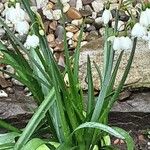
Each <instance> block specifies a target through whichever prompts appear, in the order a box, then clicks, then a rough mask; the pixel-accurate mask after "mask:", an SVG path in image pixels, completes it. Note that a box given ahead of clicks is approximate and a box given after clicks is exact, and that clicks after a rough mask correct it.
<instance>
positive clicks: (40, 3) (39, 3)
mask: <svg viewBox="0 0 150 150" xmlns="http://www.w3.org/2000/svg"><path fill="white" fill-rule="evenodd" d="M47 3H48V0H36V4H37V8H38V9H40V8H43V7H45V6H46V5H47Z"/></svg>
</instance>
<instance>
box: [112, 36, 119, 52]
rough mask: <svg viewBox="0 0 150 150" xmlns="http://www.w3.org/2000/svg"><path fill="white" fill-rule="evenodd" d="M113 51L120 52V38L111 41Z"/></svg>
mask: <svg viewBox="0 0 150 150" xmlns="http://www.w3.org/2000/svg"><path fill="white" fill-rule="evenodd" d="M113 49H114V50H115V51H117V50H121V40H120V37H115V38H114V41H113Z"/></svg>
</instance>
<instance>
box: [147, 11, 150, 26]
mask: <svg viewBox="0 0 150 150" xmlns="http://www.w3.org/2000/svg"><path fill="white" fill-rule="evenodd" d="M146 14H147V19H148V22H149V25H150V8H146Z"/></svg>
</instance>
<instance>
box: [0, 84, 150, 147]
mask: <svg viewBox="0 0 150 150" xmlns="http://www.w3.org/2000/svg"><path fill="white" fill-rule="evenodd" d="M24 88H25V87H23V86H13V87H12V91H13V92H12V91H11V93H9V97H7V98H1V101H0V118H2V119H4V120H6V121H7V122H10V123H12V124H14V125H15V126H19V127H24V126H25V125H26V123H27V121H28V120H29V119H30V118H31V116H32V114H33V112H34V110H35V108H36V103H35V102H34V100H33V99H32V98H31V97H30V96H26V95H27V94H28V93H27V92H25V91H24ZM4 90H5V89H4ZM7 93H8V91H7ZM143 93H144V94H145V93H148V94H150V90H149V91H146V92H144V91H142V93H141V92H139V93H138V92H136V94H135V93H134V92H133V93H131V94H132V95H131V96H130V97H128V98H127V99H126V101H128V99H130V98H131V97H132V99H133V98H134V97H138V96H137V94H139V95H142V94H143ZM149 99H150V98H149ZM117 111H118V110H117ZM113 113H114V110H113V112H112V114H111V115H112V116H111V115H110V122H111V124H112V125H114V124H115V125H117V123H118V126H119V127H122V125H121V124H120V120H119V118H120V116H119V112H116V114H118V115H117V116H118V117H117V116H116V118H115V121H114V120H113V115H116V114H115V113H114V114H113ZM124 113H125V112H124ZM141 113H142V112H141ZM148 114H149V115H148V116H150V113H148ZM122 115H124V114H122ZM117 118H118V121H117ZM149 118H150V117H149ZM147 121H148V120H147ZM133 122H134V120H133ZM144 124H145V125H143V127H140V128H138V127H137V128H136V129H135V130H134V126H133V127H131V128H128V127H126V126H124V125H123V127H124V129H125V130H128V131H129V133H130V134H131V136H132V137H134V142H135V145H136V148H135V150H149V149H150V139H149V138H148V136H147V132H146V130H148V125H149V123H147V124H146V120H145V122H144ZM129 126H132V125H131V124H129ZM149 127H150V126H149ZM0 132H1V133H2V132H4V129H0ZM112 143H113V144H114V145H115V146H117V147H118V149H119V150H126V149H127V148H126V145H125V143H124V142H123V141H120V140H119V139H116V138H114V137H113V138H112Z"/></svg>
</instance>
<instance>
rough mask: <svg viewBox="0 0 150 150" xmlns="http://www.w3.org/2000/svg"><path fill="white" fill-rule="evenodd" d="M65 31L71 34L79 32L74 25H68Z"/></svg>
mask: <svg viewBox="0 0 150 150" xmlns="http://www.w3.org/2000/svg"><path fill="white" fill-rule="evenodd" d="M65 29H66V31H68V32H72V33H75V32H77V31H79V28H78V27H76V26H75V25H68V26H66V27H65Z"/></svg>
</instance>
